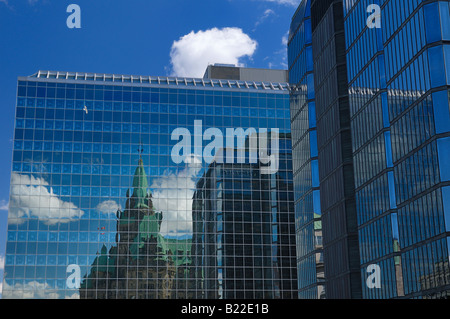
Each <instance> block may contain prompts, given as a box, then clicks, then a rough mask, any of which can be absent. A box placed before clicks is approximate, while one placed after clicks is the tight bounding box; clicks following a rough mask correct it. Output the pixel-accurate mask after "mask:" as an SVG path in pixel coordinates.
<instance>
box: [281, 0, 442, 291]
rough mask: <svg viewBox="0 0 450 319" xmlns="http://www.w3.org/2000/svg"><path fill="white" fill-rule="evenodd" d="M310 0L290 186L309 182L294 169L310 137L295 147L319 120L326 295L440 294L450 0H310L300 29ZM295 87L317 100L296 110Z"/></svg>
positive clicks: (293, 52)
mask: <svg viewBox="0 0 450 319" xmlns="http://www.w3.org/2000/svg"><path fill="white" fill-rule="evenodd" d="M309 2H310V1H306V0H305V1H302V2H301V4H300V7H299V9H298V10H297V13H296V14H295V15H294V18H293V28H291V35H292V36H291V37H290V42H289V52H290V53H289V56H290V61H289V65H290V66H289V70H290V76H291V79H294V81H291V82H292V84H296V85H297V88H296V89H295V90H294V92H293V95H292V96H293V97H291V110H292V136H293V141H292V143H293V145H294V150H293V161H294V162H293V166H294V189H296V190H297V189H306V190H310V189H311V188H312V189H314V187H311V185H310V184H309V183H304V182H303V180H298V179H296V172H297V171H298V170H300V171H301V170H304V169H305V168H307V167H308V165H307V163H308V161H309V160H308V156H310V155H311V154H313V152H312V151H311V150H313V148H314V145H315V144H314V143H315V142H314V141H315V139H314V138H311V139H310V142H309V143H304V145H303V147H300V149H298V150H297V149H296V147H297V145H300V143H303V142H302V141H307V139H305V137H306V136H308V134H309V135H311V132H313V131H314V125H313V124H315V129H316V130H317V148H318V150H317V153H314V154H317V159H318V163H319V165H318V171H319V178H318V179H317V183H316V184H315V186H316V187H318V190H319V191H320V194H321V196H320V198H321V214H322V216H321V220H322V226H323V251H324V262H325V275H326V284H327V287H326V288H327V289H326V291H327V294H326V295H327V297H330V298H341V297H351V298H358V297H359V296H362V297H363V298H447V297H448V296H449V291H450V286H449V283H450V281H449V280H450V268H449V251H450V245H449V244H450V240H449V236H448V234H449V233H448V231H449V225H450V211H449V200H450V194H449V191H448V188H449V181H450V178H449V176H450V174H448V171H449V167H450V165H449V164H448V158H449V143H448V141H449V140H450V111H449V87H450V86H449V85H450V80H449V79H450V76H449V75H450V73H449V68H448V66H449V65H450V49H449V48H450V45H449V43H450V42H449V41H450V31H449V30H450V11H449V2H447V1H419V0H417V1H407V2H399V1H394V0H390V1H365V0H350V1H321V0H316V1H312V2H311V4H310V6H311V34H310V33H309V32H308V31H307V30H308V29H307V28H304V29H302V28H298V26H299V24H300V23H299V21H301V19H303V21H307V20H308V19H307V17H308V14H304V13H303V12H307V10H305V8H308V5H309ZM341 7H342V13H341V12H340V10H341ZM299 13H301V14H300V16H301V17H302V18H300V19H299V18H298V17H299ZM303 17H304V18H303ZM303 24H304V25H307V23H303ZM297 29H298V30H299V31H300V32H297V33H299V34H300V36H298V35H296V32H295V30H297ZM292 30H294V31H292ZM342 31H344V32H345V33H344V34H343V32H342ZM295 36H297V38H298V39H296V38H295ZM303 39H305V40H303ZM308 41H310V42H311V43H312V44H311V47H312V49H311V53H310V56H311V58H309V59H308V55H307V54H304V53H303V52H306V53H307V52H308V50H305V49H306V48H308V45H307V43H308ZM299 43H300V45H299ZM303 56H304V57H305V58H303V61H305V62H304V63H300V64H299V63H298V61H300V58H301V57H303ZM344 56H345V59H344ZM311 61H312V62H313V63H312V64H311ZM304 75H307V76H305V77H304V79H305V80H303V81H301V82H298V80H300V79H302V77H301V76H304ZM308 78H310V79H313V80H311V81H307V79H308ZM297 83H300V84H301V85H300V86H299V85H298V84H297ZM313 84H314V85H313ZM301 88H304V92H308V93H309V95H306V93H305V94H304V96H307V98H308V99H309V100H307V99H306V98H305V99H304V100H303V101H308V102H309V103H311V102H315V103H314V110H315V113H311V112H309V114H308V113H306V112H303V114H305V115H304V116H303V117H301V116H299V115H300V114H302V112H299V110H301V107H299V105H300V106H302V105H305V102H302V103H297V100H296V99H295V97H296V96H298V93H297V92H301ZM313 98H314V100H312V99H313ZM311 114H313V115H314V116H311ZM306 115H309V117H306ZM306 118H307V119H308V120H305V119H306ZM311 119H313V120H311ZM308 122H309V128H308V127H307V126H306V123H308ZM302 123H303V125H302ZM299 127H302V128H303V129H302V130H300V131H299V130H298V128H299ZM299 132H300V134H299ZM308 132H309V133H308ZM313 135H314V134H313ZM302 152H303V153H302ZM297 154H305V155H304V156H303V157H301V156H298V155H297ZM312 160H314V157H313V158H312ZM305 164H306V165H305ZM306 172H308V173H309V170H306ZM352 174H353V183H352V181H351V180H352V178H351V175H352ZM307 176H309V174H308V175H307ZM312 176H313V181H314V174H313V175H312ZM305 184H306V185H307V187H306V188H303V185H305ZM352 184H353V185H352ZM313 186H314V184H313ZM295 198H296V200H297V199H298V198H299V197H298V196H296V197H295ZM296 203H297V202H296ZM339 207H340V209H339ZM344 208H345V209H344ZM304 211H305V210H304V208H303V206H298V205H296V214H297V215H298V214H299V213H302V212H304ZM355 212H356V218H355ZM308 238H309V240H310V241H312V240H313V238H314V236H313V235H312V234H310V236H309V237H308ZM306 242H307V240H305V243H306ZM302 247H308V246H307V245H306V244H305V245H301V246H300V247H299V249H302ZM309 247H311V246H309ZM357 247H358V248H359V254H358V252H357V251H356V249H357ZM309 251H311V249H310V250H309ZM342 252H347V253H348V255H346V254H345V253H342ZM358 255H359V257H358ZM358 258H359V261H357V260H358ZM299 265H300V264H299ZM358 268H359V270H358ZM303 271H304V272H306V270H305V269H304V268H303ZM301 272H302V269H301V267H300V268H299V289H301V287H302V283H301V282H300V280H302V279H304V278H302V277H301V275H300V274H301ZM311 273H312V272H311ZM358 273H359V276H360V284H358V283H357V282H356V280H355V279H356V276H357V275H358ZM304 282H305V283H307V280H305V281H304ZM300 291H301V290H300Z"/></svg>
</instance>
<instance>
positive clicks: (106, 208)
mask: <svg viewBox="0 0 450 319" xmlns="http://www.w3.org/2000/svg"><path fill="white" fill-rule="evenodd" d="M96 209H97V210H98V211H99V212H100V213H103V214H115V213H117V211H118V210H122V207H121V206H120V204H118V203H116V202H115V201H113V200H107V201H104V202H101V203H100V204H98V205H97V207H96Z"/></svg>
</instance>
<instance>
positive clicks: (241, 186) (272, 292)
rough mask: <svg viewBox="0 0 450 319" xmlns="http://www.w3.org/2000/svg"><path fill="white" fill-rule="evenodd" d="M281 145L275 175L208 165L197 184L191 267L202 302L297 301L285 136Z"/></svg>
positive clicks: (245, 167) (237, 166)
mask: <svg viewBox="0 0 450 319" xmlns="http://www.w3.org/2000/svg"><path fill="white" fill-rule="evenodd" d="M280 144H281V148H280V149H282V150H283V151H282V152H281V153H280V157H279V159H280V161H279V163H280V168H281V170H280V172H279V173H276V174H272V175H266V174H262V172H263V171H262V170H261V165H259V164H238V163H229V164H220V163H212V164H211V165H210V167H209V169H208V171H207V172H206V173H205V175H204V176H203V177H202V178H201V179H200V180H199V181H198V183H197V190H196V193H195V195H194V202H193V229H194V234H193V247H192V249H193V250H194V251H195V255H196V256H197V258H196V259H195V260H194V262H193V264H192V267H191V268H192V269H193V270H194V271H195V279H196V282H197V285H198V289H197V291H198V292H199V293H200V294H201V297H202V298H207V299H212V298H213V299H214V298H221V299H230V298H238V299H267V298H269V299H293V298H297V276H296V262H295V258H293V257H294V256H295V248H296V245H295V231H294V225H295V224H294V207H293V206H294V205H293V200H292V196H293V191H292V173H291V170H290V169H289V170H286V169H288V167H290V166H291V152H290V151H287V150H290V147H291V146H290V134H289V135H285V134H283V135H281V136H280ZM213 252H217V253H215V254H214V253H213ZM198 297H200V296H198Z"/></svg>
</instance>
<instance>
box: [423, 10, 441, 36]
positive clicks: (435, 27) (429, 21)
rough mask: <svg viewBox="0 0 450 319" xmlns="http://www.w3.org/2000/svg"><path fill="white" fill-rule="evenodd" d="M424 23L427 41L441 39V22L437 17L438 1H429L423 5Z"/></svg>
mask: <svg viewBox="0 0 450 319" xmlns="http://www.w3.org/2000/svg"><path fill="white" fill-rule="evenodd" d="M423 10H424V14H425V25H426V37H427V43H433V42H436V41H439V40H441V38H442V36H441V24H440V20H439V19H438V17H439V6H438V3H437V2H435V3H431V4H428V5H426V6H424V9H423Z"/></svg>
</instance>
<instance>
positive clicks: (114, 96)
mask: <svg viewBox="0 0 450 319" xmlns="http://www.w3.org/2000/svg"><path fill="white" fill-rule="evenodd" d="M289 114H290V112H289V91H288V84H287V83H285V82H283V83H278V82H276V83H274V82H265V81H263V82H254V81H241V80H229V79H224V80H216V79H209V78H204V79H187V78H167V77H148V76H147V77H142V76H124V75H107V74H86V73H66V72H47V71H40V72H38V73H36V74H34V75H32V76H28V77H20V78H19V79H18V89H17V107H16V119H15V121H16V122H15V135H14V149H13V158H12V176H11V192H10V209H9V216H8V234H7V247H6V258H5V274H4V282H3V298H127V299H132V298H140V299H141V298H152V299H153V298H154V299H156V298H161V299H162V298H166V299H170V298H203V296H205V295H207V293H206V292H204V291H202V290H201V289H206V288H205V287H201V286H199V285H197V282H198V280H196V279H198V277H197V276H198V272H197V271H196V269H197V268H196V267H193V265H197V266H198V265H199V264H198V262H199V256H202V257H203V258H204V260H217V258H218V256H219V252H218V251H213V250H209V251H208V254H206V255H205V254H203V252H202V254H203V255H199V251H198V246H197V245H195V244H194V243H195V242H196V240H197V238H198V237H196V236H198V235H199V233H198V231H197V230H196V229H194V225H197V224H196V223H195V218H194V216H193V211H195V209H196V207H197V205H196V203H198V201H197V200H196V193H197V192H198V188H199V181H201V180H202V177H203V176H205V174H207V173H208V170H209V167H210V165H211V163H212V162H213V163H214V165H218V166H220V165H230V163H233V164H231V165H241V169H242V170H243V171H245V170H246V169H245V165H248V164H255V163H260V162H263V163H264V164H265V166H266V169H265V170H263V171H261V172H260V174H258V175H257V176H255V177H253V176H252V178H251V179H250V180H251V182H252V183H256V184H258V183H261V184H264V185H269V186H270V187H271V191H268V192H267V193H265V192H262V191H261V192H256V191H255V192H252V195H251V196H250V197H249V198H248V201H246V202H245V204H251V205H255V206H257V205H258V204H259V201H260V197H261V196H268V194H278V195H279V198H278V200H279V201H277V203H278V204H277V205H278V206H277V205H269V206H266V207H264V209H262V208H261V214H263V213H264V214H266V215H265V216H269V215H270V216H271V218H270V220H269V219H267V220H266V219H264V220H261V221H258V222H256V221H255V222H254V224H251V226H252V227H253V226H254V227H256V226H258V225H259V227H260V234H259V235H260V238H264V241H263V244H262V245H261V243H259V242H258V241H254V242H253V243H254V245H253V246H252V245H249V246H248V247H247V248H250V247H251V248H254V249H253V250H252V253H253V255H252V257H249V258H248V259H249V260H250V259H252V260H254V261H255V262H259V260H266V261H265V262H263V266H262V267H260V271H256V272H255V273H252V274H251V276H250V275H249V272H250V271H251V269H252V267H255V266H254V264H250V265H248V267H247V268H246V267H244V268H242V267H241V265H239V264H238V263H234V264H232V265H230V266H229V271H227V272H223V276H224V280H229V281H233V280H234V283H235V286H234V287H233V289H234V290H235V291H243V290H245V291H246V292H247V293H249V292H250V291H251V290H252V289H254V290H255V295H254V296H257V290H258V289H256V288H255V287H258V285H259V282H260V281H262V282H263V283H264V284H265V285H266V287H268V288H267V289H266V290H265V293H266V294H265V295H264V297H268V298H277V297H280V298H285V297H289V296H290V294H291V293H292V290H295V287H294V284H287V283H286V282H290V281H293V282H294V283H295V282H296V276H295V267H294V269H293V268H292V267H293V266H292V265H293V264H294V265H295V256H294V255H293V254H294V253H292V254H291V256H289V254H290V253H291V251H292V247H295V234H294V233H293V232H292V233H290V232H291V230H290V229H291V228H290V227H289V225H290V223H291V220H292V219H291V217H290V216H291V215H292V214H293V213H292V209H291V208H290V207H291V206H292V204H293V203H292V190H289V189H288V188H283V187H286V185H289V184H292V172H291V162H290V152H291V148H290V143H283V142H281V141H282V140H283V139H282V138H281V136H283V134H290V117H289ZM239 128H242V130H239ZM253 130H254V131H256V132H258V133H259V135H261V136H263V137H262V138H261V139H260V140H259V143H260V144H259V146H258V147H259V148H258V149H257V150H253V153H252V154H253V156H252V157H251V158H250V156H249V157H248V158H243V157H242V156H241V155H242V153H240V152H239V150H240V147H241V146H242V145H241V143H242V141H244V140H245V136H246V135H245V132H252V131H253ZM241 132H244V135H242V134H240V133H241ZM268 132H270V134H267V133H268ZM274 132H276V133H279V136H280V143H278V144H277V143H275V142H278V140H276V141H275V140H274V139H271V138H269V137H268V136H269V135H271V134H272V135H273V134H274ZM264 136H266V140H264ZM261 143H262V144H265V145H268V147H267V149H266V150H265V149H264V148H263V149H261V147H260V146H261ZM274 143H275V144H274ZM274 145H277V146H279V147H278V150H276V149H275V148H274V147H273V146H274ZM225 146H226V147H227V148H229V149H232V151H231V152H228V151H227V152H225V153H223V157H220V156H219V155H218V154H217V150H219V149H221V148H222V147H225ZM236 149H238V152H237V154H235V152H236ZM264 153H266V154H265V155H266V156H263V155H264ZM225 154H226V155H225ZM283 154H288V155H287V156H285V155H283ZM233 155H236V157H235V156H233ZM213 160H214V161H213ZM235 161H237V164H236V163H235ZM272 164H274V166H273V167H272ZM275 164H276V165H275ZM263 166H264V165H263ZM267 166H269V167H270V169H267ZM274 167H275V169H273V168H274ZM260 170H262V169H260ZM242 179H243V177H242V178H241V177H239V178H238V179H237V180H232V182H230V183H228V184H229V187H228V186H227V188H226V190H227V191H226V193H227V194H228V195H227V196H231V198H236V199H237V198H240V197H242V193H243V188H242V187H243V185H244V184H245V183H244V180H242ZM254 179H256V180H254ZM273 180H276V182H275V181H273ZM281 181H284V182H281ZM285 183H286V184H285ZM216 186H217V185H216ZM216 186H214V187H216ZM277 187H281V188H280V190H279V191H274V189H272V188H275V189H276V188H277ZM206 190H207V191H210V190H209V189H206ZM212 190H215V188H213V189H212ZM281 194H282V195H281ZM289 194H291V195H289ZM258 196H259V197H258ZM273 200H275V198H273V197H269V201H273ZM227 203H228V204H232V203H233V204H235V205H232V206H230V207H228V206H227V209H228V211H227V218H228V213H230V214H231V215H230V216H234V217H237V216H239V214H241V215H244V214H243V213H244V207H243V205H239V203H243V202H242V201H241V202H239V201H238V200H236V201H234V200H233V201H232V202H231V201H230V202H227ZM266 209H267V211H266ZM252 216H253V215H252ZM273 216H276V219H273V218H272V217H273ZM256 217H257V216H255V218H256ZM230 218H233V217H230ZM275 224H276V225H277V227H274V225H275ZM235 228H236V227H234V228H233V229H232V230H231V231H235V230H236V229H235ZM224 229H225V228H224ZM194 230H195V231H194ZM246 231H247V228H246V227H244V228H243V230H242V233H241V235H242V236H244V238H246V237H245V236H247V234H246V233H245V232H246ZM194 234H196V236H194ZM222 234H223V230H221V231H219V230H218V228H216V229H215V230H214V231H213V232H212V233H209V234H208V235H212V236H219V235H222ZM227 235H228V236H233V235H232V234H231V233H229V234H227ZM249 235H250V236H251V234H249ZM230 238H231V237H230ZM233 238H234V240H237V239H236V238H237V237H233ZM284 242H288V243H289V248H288V249H287V251H286V250H285V247H284V244H282V243H284ZM266 243H267V245H266ZM256 244H257V245H256ZM233 245H234V246H233ZM238 246H239V247H238ZM230 247H232V248H233V249H240V248H241V247H240V244H239V243H237V242H236V243H230ZM269 251H270V258H269V259H267V258H266V259H264V258H262V257H261V258H260V254H265V252H269ZM246 254H247V251H246ZM246 256H247V255H246ZM264 256H265V255H264ZM266 257H267V256H266ZM289 259H292V260H293V262H286V260H289ZM200 265H201V266H204V264H200ZM214 267H215V266H214ZM214 269H216V268H214ZM206 270H210V269H207V268H206ZM238 272H242V273H241V274H240V275H239V276H238V275H237V273H238ZM205 273H206V272H205ZM269 273H270V274H271V276H272V277H264V276H265V274H269ZM274 274H279V275H278V277H277V280H278V281H276V280H275V279H271V278H275V275H274ZM225 275H226V277H225ZM233 276H236V277H233ZM247 276H248V277H247ZM261 276H262V277H261ZM289 276H292V278H289ZM283 282H284V283H283ZM244 283H245V285H244ZM279 283H281V284H279ZM244 286H245V288H244ZM293 287H294V288H293ZM284 290H286V291H284ZM269 292H270V293H269ZM235 296H238V294H236V295H232V294H229V295H223V297H230V298H232V297H235ZM246 296H247V295H246ZM252 296H253V295H252ZM215 297H217V298H220V296H219V295H217V296H215Z"/></svg>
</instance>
